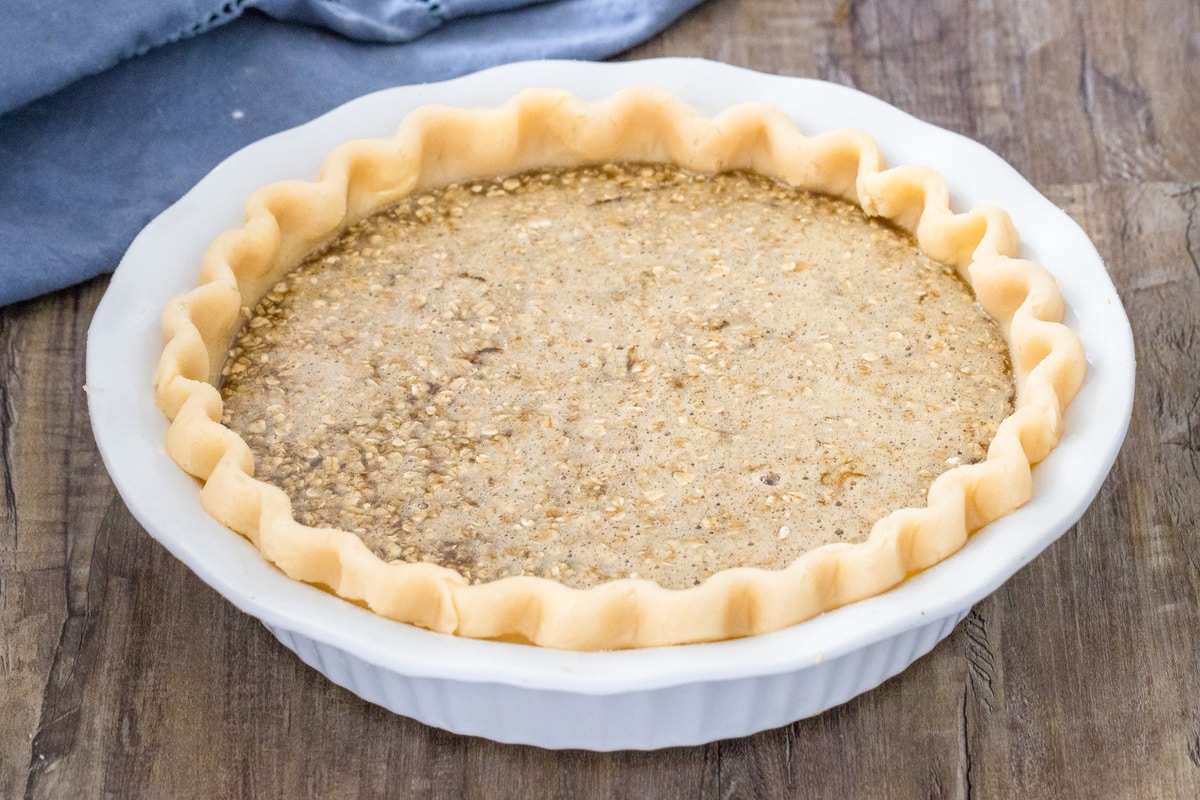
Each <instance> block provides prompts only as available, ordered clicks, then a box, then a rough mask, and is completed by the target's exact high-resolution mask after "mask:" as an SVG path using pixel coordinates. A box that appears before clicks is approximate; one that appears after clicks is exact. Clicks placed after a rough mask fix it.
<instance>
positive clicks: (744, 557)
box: [222, 165, 1013, 588]
mask: <svg viewBox="0 0 1200 800" xmlns="http://www.w3.org/2000/svg"><path fill="white" fill-rule="evenodd" d="M222 392H223V395H224V398H225V422H226V424H228V425H230V427H232V428H233V429H234V430H236V431H238V432H239V433H240V434H241V435H242V436H243V437H244V438H245V439H246V441H247V442H248V443H249V445H250V447H251V448H252V450H253V451H254V453H255V456H256V476H257V477H259V478H260V479H263V480H266V481H268V482H271V483H274V484H276V485H278V486H281V487H282V488H283V489H284V490H285V491H286V492H287V493H288V495H289V496H290V497H291V499H292V502H293V504H294V507H295V514H296V518H297V519H298V520H299V521H300V522H303V523H305V524H308V525H321V526H336V527H339V528H343V529H346V530H350V531H354V532H355V533H357V534H358V535H359V536H361V537H362V539H363V541H364V542H365V543H366V544H367V545H368V546H369V547H370V548H371V549H372V550H373V551H374V552H376V553H377V554H378V555H379V556H380V557H382V558H384V559H387V560H404V561H432V562H436V563H439V564H443V565H445V566H448V567H452V568H454V569H456V570H458V571H460V572H461V573H462V574H463V575H465V576H466V577H467V578H468V579H469V580H471V581H476V582H478V581H488V580H494V579H497V578H501V577H504V576H508V575H521V574H534V575H541V576H543V577H548V578H553V579H557V580H559V581H561V582H563V583H565V584H567V585H570V586H578V587H584V586H591V585H595V584H597V583H600V582H603V581H607V580H611V579H616V578H622V577H643V578H650V579H652V580H655V581H657V582H659V583H660V584H662V585H664V586H667V587H670V588H686V587H688V586H691V585H694V584H696V583H699V582H700V581H701V580H703V579H704V578H706V577H708V576H709V575H712V574H713V573H714V572H717V571H718V570H721V569H726V568H729V567H736V566H758V567H767V568H782V567H785V566H786V565H787V564H789V563H790V562H791V561H793V560H794V559H795V558H797V557H798V556H799V555H801V554H802V553H804V552H805V551H807V550H809V549H812V548H815V547H818V546H820V545H822V544H825V543H828V542H838V541H844V542H855V541H861V540H862V539H864V538H865V537H866V535H867V534H868V532H869V531H870V528H871V525H872V524H873V523H874V522H875V521H876V520H877V519H879V518H880V517H883V516H885V515H886V514H887V513H889V512H891V511H893V510H895V509H898V508H902V507H905V506H920V505H924V496H925V492H926V491H927V490H928V487H929V485H930V483H931V482H932V481H933V479H934V478H935V477H937V475H939V474H941V473H942V472H944V471H946V470H947V469H949V468H950V467H952V466H954V465H956V464H959V463H969V462H974V461H978V460H981V459H982V458H983V456H984V454H985V451H986V447H987V443H988V442H989V441H990V440H991V438H992V436H993V435H994V433H995V431H996V427H997V425H998V423H999V421H1000V420H1001V419H1003V418H1004V417H1005V416H1007V415H1008V414H1009V413H1011V410H1012V396H1013V385H1012V378H1011V370H1010V368H1009V362H1008V350H1007V347H1006V345H1005V342H1004V339H1003V337H1002V335H1001V332H1000V331H999V330H998V329H997V327H996V326H995V325H994V324H993V323H992V322H991V321H990V320H989V319H988V318H987V317H986V316H985V315H984V314H983V312H982V311H980V309H979V308H978V306H977V305H976V304H975V302H974V298H973V296H972V295H971V293H970V291H969V289H968V288H967V287H966V286H965V285H964V284H963V283H962V282H961V280H959V278H958V277H957V276H956V275H955V274H954V273H953V272H952V271H951V270H950V269H948V268H946V267H943V266H942V265H940V264H937V263H934V262H932V261H930V260H929V259H927V258H925V257H924V256H923V255H921V254H920V253H919V251H918V250H917V249H916V246H915V244H914V243H913V241H912V239H911V237H909V236H908V235H907V234H904V233H902V232H899V231H897V230H895V229H893V228H891V227H889V226H887V225H886V224H883V223H880V222H877V221H874V220H869V219H867V218H866V217H865V216H864V215H863V213H862V212H861V211H860V210H859V209H858V208H857V207H855V206H854V205H852V204H849V203H845V202H842V201H837V200H832V199H829V198H825V197H820V196H815V195H811V194H806V193H803V192H797V191H794V190H791V189H788V188H786V187H783V186H781V185H779V184H778V183H775V182H772V181H770V180H768V179H766V178H763V177H761V176H757V175H753V174H749V173H743V172H735V173H727V174H722V175H717V176H703V175H694V174H691V173H688V172H684V171H682V170H678V169H675V168H671V167H663V166H661V165H653V166H650V165H616V166H613V165H609V166H605V167H595V168H582V169H573V170H565V171H564V170H557V171H548V172H533V173H528V174H523V175H519V176H516V177H509V178H506V179H497V180H495V181H482V182H479V183H476V184H466V185H461V186H451V187H448V188H446V189H444V190H439V191H435V192H431V193H429V194H425V195H421V196H417V197H413V198H411V200H409V201H408V202H405V203H403V204H401V205H399V206H397V207H394V208H392V209H389V210H387V211H384V212H381V213H379V214H377V215H375V216H373V217H371V218H370V219H368V220H365V221H363V222H362V223H360V224H358V225H356V226H354V227H352V228H350V229H349V230H348V231H346V232H345V233H344V234H343V235H342V236H341V237H339V238H338V239H337V240H336V241H334V242H333V243H332V244H330V245H329V246H328V247H326V248H325V249H323V250H321V251H319V252H317V253H315V254H314V255H313V256H312V257H311V258H309V259H308V260H307V261H306V262H305V263H304V264H302V265H301V266H300V267H298V268H297V269H296V270H295V271H294V272H293V273H292V274H291V275H290V276H289V277H288V278H287V280H286V281H284V282H282V283H280V284H278V285H277V286H275V287H274V289H273V291H271V292H270V293H268V294H267V296H266V297H265V298H264V299H263V300H262V302H261V303H260V304H259V306H258V307H257V309H255V311H254V313H253V316H252V318H251V319H250V321H249V322H248V324H247V325H246V327H245V328H244V329H243V331H242V333H241V334H240V336H239V338H238V340H237V342H236V343H235V345H234V347H233V350H232V352H231V358H230V360H229V362H228V363H227V365H226V369H225V379H224V384H223V387H222Z"/></svg>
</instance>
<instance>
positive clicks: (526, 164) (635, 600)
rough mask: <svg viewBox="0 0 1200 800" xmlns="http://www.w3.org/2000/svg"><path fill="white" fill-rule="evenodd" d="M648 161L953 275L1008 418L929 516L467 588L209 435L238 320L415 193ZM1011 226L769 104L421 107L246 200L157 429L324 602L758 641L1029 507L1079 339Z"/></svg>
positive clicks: (890, 518)
mask: <svg viewBox="0 0 1200 800" xmlns="http://www.w3.org/2000/svg"><path fill="white" fill-rule="evenodd" d="M617 160H623V161H661V162H671V163H675V164H678V165H680V166H682V167H684V168H687V169H691V170H695V171H698V172H709V173H712V172H720V171H723V170H729V169H749V170H753V171H756V172H759V173H762V174H764V175H767V176H769V177H773V178H776V179H779V180H781V181H783V182H785V183H788V184H790V185H792V186H794V187H796V188H799V189H806V190H809V191H815V192H820V193H824V194H829V195H834V196H837V197H841V198H844V199H847V200H850V201H853V202H856V203H858V204H859V205H860V206H861V207H862V208H863V210H864V211H865V212H866V213H867V214H869V215H872V216H879V217H884V218H887V219H888V220H890V221H892V222H893V223H895V224H897V225H899V226H900V227H902V228H904V229H906V230H908V231H910V232H912V233H913V234H914V235H915V237H916V239H917V243H918V245H919V246H920V247H921V249H922V250H923V251H924V252H925V253H926V255H928V256H929V257H930V258H932V259H934V260H936V261H940V262H942V263H945V264H948V265H951V266H953V267H955V268H956V269H957V270H958V271H959V273H960V275H962V277H963V279H964V280H965V281H966V282H967V283H968V284H969V285H970V286H971V287H972V289H973V290H974V292H975V295H976V298H977V299H978V301H979V303H980V305H981V306H982V307H983V309H984V310H985V311H986V312H987V313H988V314H989V315H990V316H992V317H993V318H994V319H995V320H996V321H997V323H998V324H999V325H1000V327H1001V329H1002V330H1003V332H1004V335H1005V337H1006V339H1007V342H1008V345H1009V349H1010V354H1011V360H1012V365H1013V375H1014V379H1015V383H1016V388H1017V397H1016V403H1015V410H1014V412H1013V414H1011V415H1010V416H1009V417H1008V418H1006V419H1005V420H1003V421H1002V422H1001V424H1000V426H999V429H998V431H997V434H996V436H995V437H994V439H993V440H992V442H991V444H990V446H989V448H988V453H987V458H986V459H985V460H984V461H982V462H980V463H978V464H972V465H964V466H959V467H955V468H953V469H951V470H949V471H947V472H945V473H943V474H942V475H941V476H939V477H938V478H937V479H936V480H935V481H934V483H933V485H932V486H931V487H930V490H929V492H928V502H927V506H926V507H924V508H905V509H899V510H897V511H894V512H892V513H891V514H888V515H887V516H885V517H884V518H882V519H880V520H879V521H878V522H876V523H875V525H874V526H873V528H872V530H871V533H870V535H869V536H868V538H867V539H866V540H865V541H863V542H860V543H857V544H841V543H838V544H829V545H825V546H823V547H820V548H817V549H814V550H811V551H809V552H807V553H805V554H804V555H802V556H801V557H799V558H798V559H796V560H795V561H794V562H793V563H792V564H791V565H789V566H788V567H786V568H784V569H781V570H766V569H758V568H736V569H727V570H723V571H721V572H718V573H716V574H715V575H713V576H712V577H710V578H708V579H707V580H705V581H704V582H702V583H701V584H700V585H698V586H695V587H692V588H689V589H683V590H669V589H665V588H663V587H661V586H659V585H657V584H655V583H653V582H650V581H646V580H634V579H623V580H618V581H612V582H609V583H605V584H601V585H598V586H595V587H592V588H589V589H573V588H569V587H566V586H564V585H562V584H560V583H557V582H555V581H552V580H548V579H545V578H538V577H531V576H522V577H514V578H505V579H503V580H498V581H494V582H491V583H484V584H477V585H470V584H468V583H467V581H466V580H465V579H464V578H463V577H462V576H461V575H460V574H459V573H457V572H455V571H453V570H450V569H447V568H445V567H440V566H436V565H432V564H409V563H387V562H384V561H383V560H381V559H380V558H378V557H377V556H375V555H374V554H373V553H372V552H371V551H370V550H369V549H368V548H367V547H366V545H365V544H363V543H362V541H361V540H359V538H358V537H357V536H355V535H354V534H352V533H349V532H346V531H342V530H337V529H333V528H312V527H307V526H304V525H301V524H299V523H298V522H296V521H295V520H294V519H293V518H292V513H291V503H290V501H289V500H288V498H287V496H286V495H285V494H284V493H283V491H282V490H280V489H278V488H276V487H274V486H271V485H269V484H266V483H264V482H262V481H259V480H257V479H255V478H254V477H253V471H254V465H253V456H252V454H251V453H250V450H249V447H248V446H247V445H246V443H245V442H244V441H243V440H242V439H241V437H240V436H238V435H237V434H236V433H234V432H233V431H232V430H230V429H229V428H227V427H225V426H223V425H222V424H221V422H220V420H221V411H222V401H221V397H220V394H219V392H218V391H217V389H216V388H215V385H216V382H217V380H218V377H219V375H220V369H221V366H222V364H223V362H224V360H225V358H226V356H227V352H228V347H229V343H230V342H231V340H232V337H233V335H234V333H235V332H236V330H237V328H238V326H239V325H240V323H241V321H242V320H243V314H244V311H243V309H248V308H251V307H253V306H254V305H255V304H256V303H257V301H258V299H259V298H260V297H261V296H262V295H263V294H264V293H265V292H266V291H267V290H268V289H269V288H270V287H271V286H272V285H274V284H275V283H276V282H277V281H278V280H279V279H280V278H281V277H282V275H283V274H285V273H286V272H287V271H288V270H290V269H291V268H292V267H294V266H295V265H296V264H297V263H298V262H299V261H300V260H301V259H302V258H303V257H304V256H305V255H306V254H307V253H308V252H309V251H310V250H312V249H313V248H314V247H316V246H317V245H319V244H320V243H322V242H324V241H325V240H327V239H328V238H330V237H331V236H333V235H334V234H336V233H337V232H338V231H339V230H341V229H342V228H344V227H346V226H348V225H350V224H353V223H354V222H356V221H358V220H359V219H362V218H363V217H365V216H367V215H369V214H370V213H372V212H373V211H375V210H377V209H379V208H382V207H384V206H386V205H389V204H391V203H394V202H396V201H398V200H400V199H402V198H403V197H405V196H407V195H409V194H410V193H412V192H414V191H420V190H422V189H427V188H433V187H436V186H441V185H445V184H448V183H453V182H457V181H463V180H467V179H476V178H484V177H492V176H497V175H503V174H510V173H516V172H522V171H525V170H528V169H533V168H539V167H555V166H574V165H579V164H584V163H597V162H605V161H617ZM1018 249H1019V240H1018V237H1017V233H1016V231H1015V230H1014V228H1013V226H1012V223H1011V221H1010V219H1009V217H1008V215H1007V213H1005V212H1004V211H1002V210H1000V209H997V208H994V207H990V206H981V207H976V208H973V209H971V210H969V211H966V212H963V213H958V214H956V213H954V212H953V211H952V210H951V209H950V205H949V192H948V190H947V187H946V184H945V181H944V180H943V179H942V178H941V176H939V175H938V174H937V173H936V172H934V171H933V170H930V169H927V168H923V167H915V166H902V167H894V168H891V169H888V168H886V164H885V163H884V159H883V157H882V154H881V153H880V151H879V148H878V147H877V146H876V145H875V143H874V141H873V140H872V139H871V138H870V137H869V136H867V134H865V133H863V132H861V131H856V130H839V131H833V132H829V133H823V134H819V135H816V136H806V135H804V134H802V133H801V132H800V131H799V130H798V129H797V127H796V126H795V124H794V123H793V122H792V120H791V119H789V118H788V117H787V116H786V115H784V114H783V112H781V111H780V110H778V109H776V108H774V107H773V106H769V105H766V104H762V103H751V104H746V105H741V106H736V107H734V108H730V109H729V110H727V111H725V112H723V113H721V114H720V115H718V116H717V117H715V118H711V119H709V118H706V117H703V116H701V115H700V114H698V113H697V112H695V111H694V110H692V109H691V108H690V107H688V106H687V105H685V104H684V103H683V102H682V101H680V100H679V99H678V98H675V97H674V96H673V95H670V94H668V93H666V92H663V91H661V90H658V89H652V88H645V87H635V88H631V89H626V90H624V91H621V92H619V93H617V94H614V95H613V96H611V97H609V98H607V99H605V100H601V101H599V102H595V103H587V102H584V101H582V100H580V99H578V98H575V97H573V96H571V95H569V94H567V93H564V92H558V91H551V90H544V89H531V90H526V91H525V92H522V93H521V94H519V95H518V96H516V97H515V98H514V99H513V100H511V101H510V102H509V103H507V104H506V105H504V106H503V107H501V108H498V109H491V110H460V109H451V108H445V107H439V106H427V107H422V108H420V109H417V110H416V111H414V112H413V113H412V114H410V115H409V116H408V117H407V118H406V119H405V121H404V123H403V124H402V126H401V128H400V130H399V132H398V134H397V135H396V136H395V137H394V138H391V139H381V140H365V141H353V142H348V143H346V144H343V145H342V146H340V147H338V148H337V149H335V150H334V151H333V153H331V154H330V156H329V157H328V158H327V159H326V160H325V162H324V164H323V165H322V168H321V171H320V175H319V177H318V178H317V180H316V181H313V182H302V181H286V182H281V183H275V184H271V185H268V186H265V187H263V188H261V189H259V190H258V191H256V192H254V193H253V194H252V195H251V196H250V198H249V199H248V201H247V203H246V222H245V224H244V225H243V226H242V227H241V228H238V229H235V230H232V231H228V232H226V233H224V234H222V235H221V236H219V237H218V238H217V239H216V240H214V241H213V243H212V244H211V245H210V247H209V248H208V250H207V251H206V253H205V256H204V259H203V262H202V267H201V275H200V284H199V285H198V286H197V287H196V288H195V289H192V290H191V291H189V292H187V293H185V294H183V295H180V296H178V297H176V298H174V299H172V300H171V301H170V302H169V303H168V305H167V307H166V308H165V310H164V312H163V319H162V323H163V332H164V336H165V338H166V345H165V347H164V349H163V353H162V356H161V358H160V361H159V365H158V369H157V372H156V375H155V382H154V384H155V385H154V389H155V399H156V402H157V403H158V405H159V407H160V409H161V410H162V411H163V413H164V414H165V415H166V416H167V418H168V419H170V420H171V426H170V428H169V430H168V434H167V440H166V446H167V452H168V453H169V454H170V456H171V457H172V459H174V460H175V462H176V463H177V464H178V465H179V466H180V467H181V468H183V469H184V470H186V471H187V472H188V473H190V474H192V475H193V476H195V477H196V478H198V479H200V480H201V481H202V482H203V483H204V486H203V488H202V489H201V492H200V500H201V503H202V505H203V507H204V508H205V510H206V511H208V513H209V514H211V515H212V516H213V517H214V518H216V519H217V520H218V521H220V522H221V523H222V524H224V525H226V526H227V527H229V528H231V529H232V530H234V531H237V532H238V533H240V534H242V535H244V536H246V537H247V538H249V539H250V540H251V541H252V542H253V543H254V545H255V546H256V547H257V548H258V549H259V550H260V552H261V553H262V554H263V556H264V557H265V558H267V559H268V560H269V561H271V562H272V563H273V564H275V565H276V566H277V567H278V568H279V569H281V570H282V571H283V572H284V573H285V574H287V575H288V576H289V577H291V578H294V579H296V580H301V581H305V582H308V583H312V584H317V585H321V586H324V587H327V588H328V589H329V590H330V591H332V592H333V593H335V594H337V595H338V596H340V597H342V598H344V599H347V600H351V601H355V602H359V603H363V604H365V605H366V606H367V607H368V608H370V609H371V610H372V611H374V612H375V613H377V614H380V615H382V616H384V617H389V618H392V619H396V620H400V621H402V622H407V623H411V624H415V625H419V626H422V627H426V628H430V629H432V630H435V631H441V632H445V633H453V634H457V635H461V636H468V637H475V638H504V639H510V640H516V641H525V642H529V643H532V644H537V645H542V646H547V647H556V648H562V649H573V650H600V649H620V648H634V647H651V646H660V645H671V644H683V643H689V642H701V641H711V640H720V639H729V638H734V637H740V636H749V635H755V634H760V633H766V632H770V631H774V630H779V629H781V628H784V627H787V626H789V625H793V624H795V623H798V622H801V621H803V620H805V619H809V618H811V617H813V616H816V615H817V614H820V613H822V612H824V611H828V610H831V609H833V608H836V607H838V606H841V605H845V604H847V603H851V602H854V601H857V600H860V599H864V598H866V597H870V596H873V595H876V594H879V593H881V592H883V591H886V590H888V589H890V588H892V587H894V586H896V585H897V584H899V583H900V582H901V581H903V580H904V579H905V578H907V577H908V576H911V575H913V574H915V573H917V572H920V571H921V570H924V569H926V568H928V567H930V566H932V565H934V564H936V563H938V562H939V561H941V560H943V559H944V558H946V557H947V556H949V555H951V554H952V553H954V552H956V551H957V550H958V549H960V548H961V547H962V546H963V544H964V543H965V542H966V539H967V537H968V536H969V535H970V533H971V532H973V531H975V530H977V529H978V528H980V527H982V526H984V525H986V524H988V523H989V522H992V521H994V520H996V519H998V518H999V517H1002V516H1004V515H1006V514H1008V513H1010V512H1012V511H1014V510H1015V509H1017V508H1018V507H1020V506H1021V505H1023V504H1024V503H1026V502H1027V501H1028V500H1029V498H1030V496H1031V493H1032V475H1031V469H1032V466H1033V465H1034V464H1036V463H1038V462H1039V461H1041V460H1042V459H1044V458H1045V457H1046V455H1047V454H1048V453H1049V452H1050V450H1052V449H1053V447H1054V446H1055V445H1056V444H1057V443H1058V441H1059V439H1060V438H1061V436H1062V427H1063V412H1064V409H1065V408H1066V405H1067V404H1068V403H1069V402H1070V401H1071V399H1072V398H1073V397H1074V395H1075V393H1076V392H1077V391H1078V389H1079V387H1080V385H1081V384H1082V382H1083V379H1084V376H1085V372H1086V360H1085V357H1084V353H1083V348H1082V344H1081V343H1080V341H1079V338H1078V337H1077V336H1076V335H1075V334H1074V332H1072V331H1071V330H1070V329H1069V328H1067V327H1066V326H1065V325H1063V324H1062V319H1063V315H1064V313H1065V307H1064V304H1063V300H1062V296H1061V293H1060V292H1059V290H1058V285H1057V282H1056V281H1055V280H1054V278H1053V276H1052V275H1050V273H1048V272H1047V271H1046V270H1045V269H1044V268H1042V267H1041V266H1040V265H1038V264H1035V263H1033V262H1031V261H1028V260H1023V259H1020V258H1018V257H1017V253H1018Z"/></svg>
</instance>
